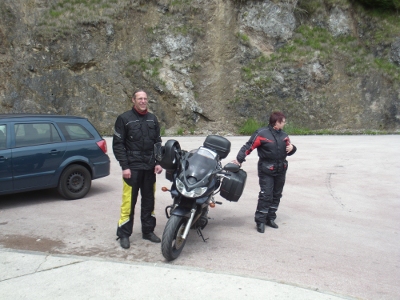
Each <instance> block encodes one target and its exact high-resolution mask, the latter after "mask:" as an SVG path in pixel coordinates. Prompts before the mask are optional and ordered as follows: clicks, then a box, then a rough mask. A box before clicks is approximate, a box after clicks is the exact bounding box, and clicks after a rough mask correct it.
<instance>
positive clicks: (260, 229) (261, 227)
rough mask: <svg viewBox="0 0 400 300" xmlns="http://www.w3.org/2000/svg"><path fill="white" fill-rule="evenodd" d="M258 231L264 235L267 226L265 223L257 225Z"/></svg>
mask: <svg viewBox="0 0 400 300" xmlns="http://www.w3.org/2000/svg"><path fill="white" fill-rule="evenodd" d="M257 231H258V232H259V233H264V231H265V224H264V223H257Z"/></svg>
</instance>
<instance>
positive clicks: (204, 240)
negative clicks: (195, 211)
mask: <svg viewBox="0 0 400 300" xmlns="http://www.w3.org/2000/svg"><path fill="white" fill-rule="evenodd" d="M197 234H198V235H199V236H201V238H202V239H203V242H206V241H207V240H208V238H206V239H205V238H204V236H203V233H202V232H201V228H200V227H199V228H197Z"/></svg>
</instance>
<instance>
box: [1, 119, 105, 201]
mask: <svg viewBox="0 0 400 300" xmlns="http://www.w3.org/2000/svg"><path fill="white" fill-rule="evenodd" d="M109 174H110V158H109V157H108V155H107V143H106V141H105V140H104V139H103V138H102V137H101V135H100V134H99V133H98V132H97V130H96V129H95V127H94V126H93V125H92V124H91V123H90V122H89V120H87V119H86V118H82V117H75V116H59V115H35V114H3V115H1V114H0V195H4V194H12V193H18V192H26V191H33V190H40V189H48V188H57V190H58V192H59V194H60V195H61V196H62V197H64V198H65V199H68V200H73V199H79V198H82V197H84V196H85V195H86V194H87V193H88V192H89V190H90V187H91V183H92V180H93V179H97V178H101V177H105V176H108V175H109Z"/></svg>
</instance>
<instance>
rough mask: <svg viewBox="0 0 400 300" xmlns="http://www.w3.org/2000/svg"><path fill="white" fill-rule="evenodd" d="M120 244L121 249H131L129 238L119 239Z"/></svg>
mask: <svg viewBox="0 0 400 300" xmlns="http://www.w3.org/2000/svg"><path fill="white" fill-rule="evenodd" d="M119 243H120V245H121V247H122V248H124V249H129V247H130V246H131V245H130V243H129V238H128V237H122V238H119Z"/></svg>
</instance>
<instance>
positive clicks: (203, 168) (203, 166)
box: [185, 147, 217, 184]
mask: <svg viewBox="0 0 400 300" xmlns="http://www.w3.org/2000/svg"><path fill="white" fill-rule="evenodd" d="M216 157H217V153H215V152H214V151H212V150H210V149H207V148H204V147H200V148H199V149H197V151H195V152H192V153H191V155H190V156H189V157H188V159H187V162H188V164H186V166H187V168H186V170H185V177H186V178H187V179H188V181H189V183H191V184H194V183H195V182H190V181H191V180H190V178H193V179H196V182H199V181H201V180H203V179H204V177H206V176H207V175H208V174H210V173H211V172H212V171H214V170H215V169H216V167H217V160H216Z"/></svg>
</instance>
